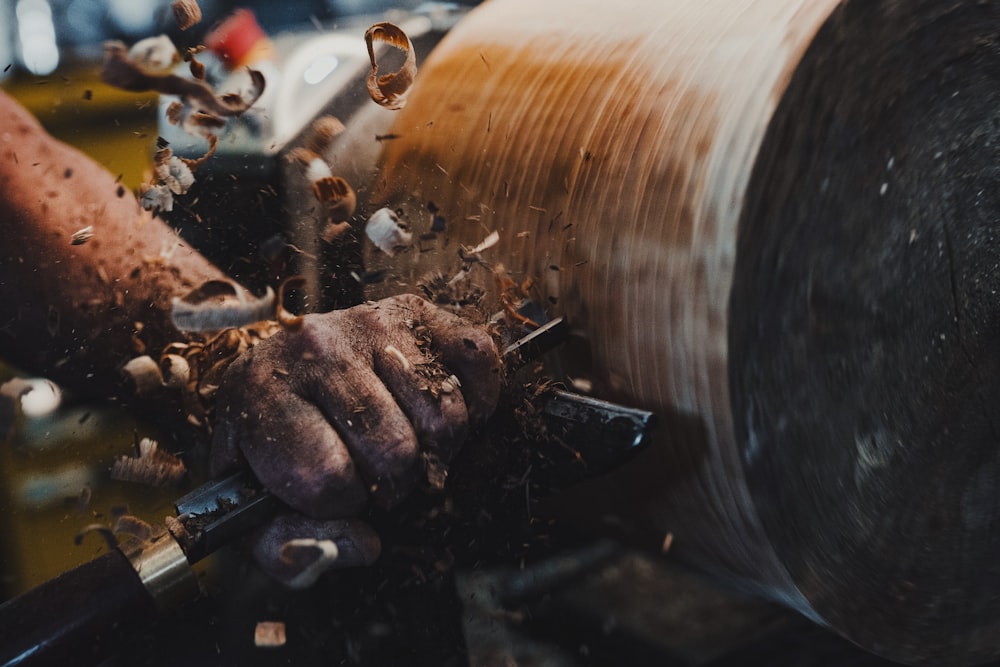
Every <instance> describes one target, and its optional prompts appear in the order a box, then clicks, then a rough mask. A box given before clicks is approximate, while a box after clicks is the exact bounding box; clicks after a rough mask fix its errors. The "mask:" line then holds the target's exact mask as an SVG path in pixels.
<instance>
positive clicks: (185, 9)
mask: <svg viewBox="0 0 1000 667" xmlns="http://www.w3.org/2000/svg"><path fill="white" fill-rule="evenodd" d="M170 8H171V9H173V10H174V19H175V20H176V21H177V27H178V28H180V29H181V30H187V29H188V28H190V27H191V26H193V25H195V24H197V23H199V22H200V21H201V7H199V6H198V2H197V0H174V2H173V3H172V4H171V5H170Z"/></svg>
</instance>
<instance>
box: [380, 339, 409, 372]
mask: <svg viewBox="0 0 1000 667" xmlns="http://www.w3.org/2000/svg"><path fill="white" fill-rule="evenodd" d="M385 352H386V354H388V355H389V356H391V357H395V358H396V359H398V360H399V363H400V364H402V366H403V370H404V371H408V370H410V369H412V368H413V364H411V363H410V360H409V359H407V358H406V355H405V354H403V353H402V352H400V351H399V348H398V347H396V346H395V345H386V346H385Z"/></svg>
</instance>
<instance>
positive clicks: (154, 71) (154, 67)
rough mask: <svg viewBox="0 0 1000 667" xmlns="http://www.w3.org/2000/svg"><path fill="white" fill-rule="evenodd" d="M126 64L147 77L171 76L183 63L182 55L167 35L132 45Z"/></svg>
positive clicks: (148, 38)
mask: <svg viewBox="0 0 1000 667" xmlns="http://www.w3.org/2000/svg"><path fill="white" fill-rule="evenodd" d="M125 60H126V62H128V64H129V65H131V66H133V67H134V68H135V69H137V70H138V71H139V72H141V73H142V74H145V75H147V76H154V77H155V76H164V75H166V74H170V73H171V72H172V71H173V70H174V68H175V67H177V65H179V64H180V62H181V54H180V52H178V51H177V47H176V46H174V43H173V42H172V41H170V38H169V37H167V36H166V35H158V36H156V37H147V38H146V39H142V40H139V41H138V42H136V43H135V44H133V45H132V48H130V49H129V50H128V53H127V54H126V56H125Z"/></svg>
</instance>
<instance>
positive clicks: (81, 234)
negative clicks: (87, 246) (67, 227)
mask: <svg viewBox="0 0 1000 667" xmlns="http://www.w3.org/2000/svg"><path fill="white" fill-rule="evenodd" d="M92 238H94V226H93V225H87V226H86V227H84V228H83V229H78V230H76V231H75V232H73V235H72V236H71V237H70V238H69V242H70V244H71V245H83V244H84V243H86V242H87V241H89V240H90V239H92Z"/></svg>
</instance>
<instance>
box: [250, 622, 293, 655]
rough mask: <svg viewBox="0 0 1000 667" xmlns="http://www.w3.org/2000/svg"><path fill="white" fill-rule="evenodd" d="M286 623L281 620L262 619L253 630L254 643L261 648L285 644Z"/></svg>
mask: <svg viewBox="0 0 1000 667" xmlns="http://www.w3.org/2000/svg"><path fill="white" fill-rule="evenodd" d="M285 641H286V638H285V624H284V623H282V622H281V621H261V622H260V623H258V624H257V627H255V628H254V631H253V643H254V645H255V646H259V647H261V648H277V647H279V646H284V645H285Z"/></svg>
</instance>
